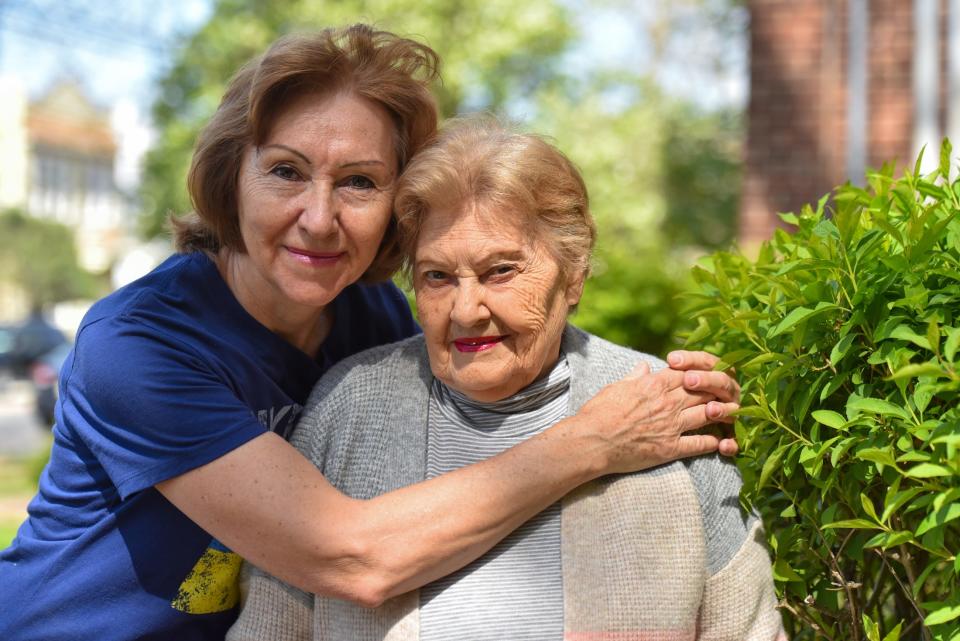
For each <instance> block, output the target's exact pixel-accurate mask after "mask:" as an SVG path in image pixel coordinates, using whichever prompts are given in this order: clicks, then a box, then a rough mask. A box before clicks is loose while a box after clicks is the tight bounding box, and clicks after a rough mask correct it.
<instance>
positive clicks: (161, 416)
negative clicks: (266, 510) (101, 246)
mask: <svg viewBox="0 0 960 641" xmlns="http://www.w3.org/2000/svg"><path fill="white" fill-rule="evenodd" d="M63 394H64V396H63V401H62V407H63V412H64V425H65V429H67V430H72V431H73V432H74V433H75V435H76V437H78V438H80V439H82V440H83V442H84V443H85V444H86V446H87V447H88V448H89V449H90V451H91V452H92V453H93V455H94V456H95V457H96V458H97V460H98V462H99V463H100V465H101V466H102V467H103V468H104V470H105V472H106V474H107V475H108V476H109V477H110V480H111V481H112V482H113V484H114V485H115V486H116V487H117V490H118V491H119V493H120V496H121V497H123V498H126V497H127V496H129V495H131V494H134V493H136V492H138V491H140V490H143V489H145V488H148V487H150V486H152V485H155V484H157V483H159V482H161V481H164V480H167V479H170V478H173V477H175V476H178V475H180V474H183V473H184V472H187V471H189V470H191V469H193V468H195V467H199V466H201V465H204V464H206V463H209V462H210V461H213V460H214V459H217V458H219V457H220V456H223V455H224V454H226V453H227V452H229V451H231V450H233V449H235V448H236V447H239V446H240V445H242V444H243V443H246V442H247V441H249V440H250V439H252V438H254V437H256V436H259V435H260V434H262V433H263V432H264V431H265V428H264V427H263V426H262V425H261V424H260V423H259V421H257V418H256V416H255V415H254V413H253V411H252V410H251V409H250V408H249V407H247V406H246V405H245V404H244V403H243V401H242V400H241V399H240V398H239V397H238V396H237V394H236V393H235V392H234V391H233V390H232V389H231V388H230V385H229V383H228V381H226V380H225V379H224V377H223V376H221V375H217V374H216V373H215V371H214V368H213V367H212V366H211V365H210V364H209V363H208V362H206V361H204V360H203V359H201V358H200V357H199V356H198V355H196V354H195V353H193V352H192V351H191V350H189V349H188V348H186V347H185V346H184V345H183V344H181V343H180V342H178V340H177V339H176V338H175V337H171V336H168V335H165V334H162V333H158V332H157V331H156V330H153V329H151V328H149V327H145V326H143V325H142V324H139V323H137V322H136V321H132V320H126V319H122V318H121V319H118V318H107V319H103V320H100V321H97V322H95V323H93V324H91V325H89V326H87V327H85V328H84V329H83V330H82V331H81V333H80V334H79V335H78V337H77V343H76V345H75V348H74V356H73V359H72V366H71V367H70V371H69V372H64V375H63Z"/></svg>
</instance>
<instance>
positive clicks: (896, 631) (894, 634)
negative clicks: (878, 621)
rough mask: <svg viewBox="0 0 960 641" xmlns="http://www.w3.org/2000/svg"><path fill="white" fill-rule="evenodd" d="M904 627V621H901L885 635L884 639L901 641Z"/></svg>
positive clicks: (885, 640)
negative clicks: (901, 632)
mask: <svg viewBox="0 0 960 641" xmlns="http://www.w3.org/2000/svg"><path fill="white" fill-rule="evenodd" d="M902 627H903V621H900V622H899V623H897V625H895V626H894V627H893V629H892V630H890V632H888V633H887V635H886V636H885V637H883V641H900V629H901V628H902Z"/></svg>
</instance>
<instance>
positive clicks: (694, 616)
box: [227, 326, 785, 641]
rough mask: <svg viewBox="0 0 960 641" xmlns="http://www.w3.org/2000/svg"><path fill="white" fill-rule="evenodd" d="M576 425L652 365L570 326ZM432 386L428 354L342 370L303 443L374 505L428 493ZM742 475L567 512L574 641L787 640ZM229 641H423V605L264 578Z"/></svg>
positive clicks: (401, 345) (593, 494) (611, 479)
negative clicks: (600, 397)
mask: <svg viewBox="0 0 960 641" xmlns="http://www.w3.org/2000/svg"><path fill="white" fill-rule="evenodd" d="M562 349H563V350H564V352H565V353H566V354H567V359H568V362H569V364H570V370H571V381H570V384H571V395H570V396H571V398H570V408H569V412H570V414H573V413H575V412H576V411H577V410H578V409H579V408H580V407H581V406H582V405H583V404H584V403H585V402H586V401H587V400H589V399H590V398H591V397H592V396H593V395H594V394H596V393H597V392H598V391H599V390H600V389H601V388H602V387H604V386H605V385H607V384H609V383H611V382H613V381H616V380H619V379H621V378H622V377H623V376H624V375H625V374H627V373H628V372H630V370H631V369H632V368H633V366H634V365H635V364H636V363H637V362H638V361H640V360H641V359H642V360H646V361H647V362H648V363H650V365H651V366H652V368H653V369H659V368H661V367H663V363H662V361H659V360H657V359H655V358H653V357H651V356H648V355H645V354H640V353H638V352H634V351H632V350H629V349H626V348H623V347H619V346H617V345H614V344H612V343H609V342H607V341H605V340H603V339H600V338H598V337H596V336H591V335H588V334H586V333H584V332H582V331H580V330H579V329H576V328H574V327H572V326H568V327H567V328H566V330H565V332H564V337H563V344H562ZM431 381H432V375H431V373H430V367H429V363H428V360H427V354H426V348H425V345H424V342H423V338H422V337H420V336H417V337H413V338H410V339H407V340H404V341H400V342H398V343H394V344H392V345H385V346H381V347H376V348H373V349H371V350H368V351H365V352H362V353H360V354H357V355H355V356H353V357H351V358H348V359H346V360H345V361H343V362H341V363H339V364H338V365H337V366H336V367H334V368H333V369H331V370H330V372H329V373H327V375H325V376H324V377H323V378H322V379H321V380H320V382H319V383H318V384H317V386H316V388H315V389H314V390H313V393H312V394H311V396H310V399H309V401H308V403H307V407H306V409H305V410H304V414H303V417H302V418H301V420H300V423H299V425H298V426H297V428H296V431H295V432H294V435H293V438H292V442H293V444H294V445H295V446H296V447H297V448H298V449H299V450H300V451H302V452H303V453H304V454H305V455H306V456H307V457H308V458H309V459H310V460H311V461H313V462H314V463H315V464H316V465H317V466H318V467H319V468H320V469H321V470H322V471H323V473H324V475H325V476H326V477H327V478H328V479H329V480H330V482H331V483H333V484H334V485H335V486H336V487H338V488H339V489H340V490H342V491H343V492H345V493H346V494H348V495H350V496H353V497H356V498H371V497H374V496H377V495H380V494H383V493H385V492H389V491H391V490H394V489H397V488H400V487H404V486H407V485H411V484H413V483H417V482H419V481H422V480H424V479H425V478H426V473H425V467H426V452H427V444H426V438H427V429H426V428H427V409H428V406H429V390H430V384H431ZM740 485H741V481H740V477H739V475H738V473H737V470H736V467H735V466H734V465H733V464H732V463H731V462H729V461H727V460H723V459H721V458H719V457H718V456H705V457H700V458H696V459H691V460H686V461H683V462H675V463H672V464H668V465H664V466H661V467H658V468H654V469H652V470H646V471H644V472H640V473H636V474H627V475H618V476H608V477H604V478H602V479H598V480H596V481H593V482H591V483H587V484H586V485H584V486H582V487H580V488H578V489H577V490H575V491H574V492H572V493H571V494H569V495H568V496H566V497H565V498H564V499H563V502H562V509H561V559H562V572H563V598H564V622H563V623H564V639H565V641H693V640H699V641H708V640H709V641H714V640H721V639H723V640H729V641H775V640H780V639H784V638H785V637H784V635H783V628H782V625H781V620H780V615H779V612H778V611H777V610H776V598H775V595H774V591H773V580H772V577H771V571H770V560H769V557H768V555H767V551H766V548H765V546H764V542H763V534H762V531H761V529H760V525H759V523H758V522H757V521H756V519H754V518H751V517H747V516H744V515H743V514H742V512H741V510H740V506H739V499H738V494H739V490H740ZM246 575H247V577H248V581H247V585H245V589H244V599H243V609H242V611H241V614H240V618H239V619H238V621H237V623H236V624H235V625H234V626H233V628H232V629H231V630H230V632H229V634H228V635H227V639H228V641H252V640H254V639H256V640H271V641H294V640H297V641H301V640H303V641H306V640H313V641H367V640H370V641H374V640H381V639H385V640H388V641H417V640H418V638H419V593H418V592H417V591H414V592H411V593H408V594H404V595H401V596H398V597H396V598H393V599H390V600H389V601H387V602H386V603H385V604H384V605H382V606H381V607H379V608H376V609H366V608H362V607H360V606H357V605H354V604H352V603H349V602H346V601H341V600H337V599H330V598H325V597H319V596H314V595H310V594H307V593H304V592H302V591H300V590H298V589H296V588H293V587H292V586H290V585H287V584H285V583H283V582H281V581H279V580H278V579H276V578H274V577H272V576H270V575H267V574H265V573H263V572H261V571H259V570H258V569H256V568H248V571H247V572H246Z"/></svg>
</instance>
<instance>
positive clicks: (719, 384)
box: [667, 350, 740, 456]
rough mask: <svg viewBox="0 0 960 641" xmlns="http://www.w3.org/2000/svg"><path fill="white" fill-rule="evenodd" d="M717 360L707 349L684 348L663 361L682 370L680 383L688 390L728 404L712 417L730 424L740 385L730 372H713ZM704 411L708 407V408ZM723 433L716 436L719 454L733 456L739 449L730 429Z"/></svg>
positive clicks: (718, 360)
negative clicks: (721, 436)
mask: <svg viewBox="0 0 960 641" xmlns="http://www.w3.org/2000/svg"><path fill="white" fill-rule="evenodd" d="M719 362H720V359H719V358H718V357H716V356H714V355H713V354H710V353H707V352H690V351H686V350H676V351H673V352H670V353H669V354H667V363H668V364H669V365H670V367H671V369H675V370H678V371H683V372H686V373H685V374H684V376H683V386H684V387H685V388H686V389H688V390H690V391H700V392H706V393H708V394H713V395H714V397H715V398H716V399H717V400H718V401H720V402H723V403H732V404H733V405H728V406H727V409H726V410H725V411H724V412H723V416H722V417H721V418H718V419H715V422H716V423H726V424H728V425H732V424H733V416H731V414H732V413H733V412H734V411H736V409H737V408H738V407H739V405H738V404H739V403H740V385H739V384H738V383H737V380H736V379H735V378H733V374H734V371H733V370H732V369H731V370H729V372H715V371H713V368H714V367H715V366H716V364H717V363H719ZM707 411H708V413H709V412H710V409H709V408H708V410H707ZM724 433H725V434H727V436H725V437H724V438H721V439H720V453H721V454H723V455H724V456H734V455H736V453H737V452H738V451H739V450H740V447H739V445H738V444H737V441H736V439H734V438H733V437H732V436H729V435H730V434H732V432H731V430H729V429H727V430H724Z"/></svg>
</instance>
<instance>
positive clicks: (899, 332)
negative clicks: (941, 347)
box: [890, 325, 930, 349]
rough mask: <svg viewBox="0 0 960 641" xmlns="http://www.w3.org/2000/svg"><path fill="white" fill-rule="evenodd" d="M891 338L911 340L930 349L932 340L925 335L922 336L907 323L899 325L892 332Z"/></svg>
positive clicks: (918, 345)
mask: <svg viewBox="0 0 960 641" xmlns="http://www.w3.org/2000/svg"><path fill="white" fill-rule="evenodd" d="M890 338H897V339H900V340H903V341H910V342H911V343H913V344H914V345H916V346H917V347H922V348H923V349H930V341H929V340H927V338H926V337H925V336H921V335H920V334H918V333H916V332H915V331H913V330H912V329H910V327H908V326H907V325H898V326H897V327H895V328H894V330H893V331H892V332H890Z"/></svg>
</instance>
